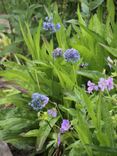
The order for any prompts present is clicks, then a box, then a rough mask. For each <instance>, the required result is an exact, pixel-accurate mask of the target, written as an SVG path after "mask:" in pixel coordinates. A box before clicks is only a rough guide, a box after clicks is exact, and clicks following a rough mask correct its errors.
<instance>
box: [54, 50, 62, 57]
mask: <svg viewBox="0 0 117 156" xmlns="http://www.w3.org/2000/svg"><path fill="white" fill-rule="evenodd" d="M52 55H53V57H54V58H57V57H61V56H62V55H63V53H62V49H61V48H56V49H54V51H53V53H52Z"/></svg>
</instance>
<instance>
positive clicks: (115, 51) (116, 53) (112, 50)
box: [100, 43, 117, 57]
mask: <svg viewBox="0 0 117 156" xmlns="http://www.w3.org/2000/svg"><path fill="white" fill-rule="evenodd" d="M100 45H101V46H102V47H104V48H105V49H106V50H107V51H108V52H109V53H110V54H111V55H113V56H115V57H117V48H112V47H109V46H106V45H104V44H101V43H100Z"/></svg>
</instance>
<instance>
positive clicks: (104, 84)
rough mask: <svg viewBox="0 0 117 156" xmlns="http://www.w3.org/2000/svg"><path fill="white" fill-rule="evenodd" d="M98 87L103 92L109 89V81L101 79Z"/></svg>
mask: <svg viewBox="0 0 117 156" xmlns="http://www.w3.org/2000/svg"><path fill="white" fill-rule="evenodd" d="M98 87H99V88H100V90H101V91H104V90H105V89H107V80H106V79H104V78H100V79H99V82H98Z"/></svg>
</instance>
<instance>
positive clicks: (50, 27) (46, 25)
mask: <svg viewBox="0 0 117 156" xmlns="http://www.w3.org/2000/svg"><path fill="white" fill-rule="evenodd" d="M60 28H61V25H60V23H57V24H56V25H55V24H54V23H53V18H52V17H50V18H49V17H46V18H45V21H44V22H43V29H44V30H47V31H50V32H52V33H54V32H56V31H57V30H59V29H60Z"/></svg>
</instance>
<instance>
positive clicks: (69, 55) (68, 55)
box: [64, 48, 80, 63]
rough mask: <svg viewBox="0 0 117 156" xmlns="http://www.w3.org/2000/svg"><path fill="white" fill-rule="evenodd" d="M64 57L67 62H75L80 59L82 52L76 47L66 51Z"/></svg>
mask: <svg viewBox="0 0 117 156" xmlns="http://www.w3.org/2000/svg"><path fill="white" fill-rule="evenodd" d="M64 58H65V60H66V61H67V62H71V63H75V62H78V61H79V59H80V54H79V52H78V51H77V50H76V49H73V48H71V49H67V50H66V51H65V53H64Z"/></svg>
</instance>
